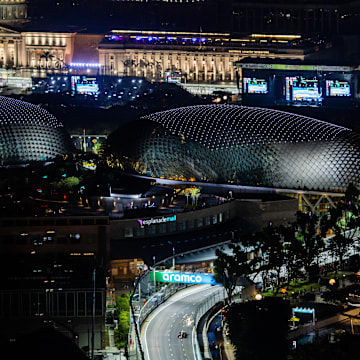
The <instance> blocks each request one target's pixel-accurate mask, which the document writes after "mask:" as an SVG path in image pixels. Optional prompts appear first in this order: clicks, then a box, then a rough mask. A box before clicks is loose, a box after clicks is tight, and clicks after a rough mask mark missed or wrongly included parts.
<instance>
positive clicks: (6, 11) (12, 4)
mask: <svg viewBox="0 0 360 360" xmlns="http://www.w3.org/2000/svg"><path fill="white" fill-rule="evenodd" d="M26 18H27V1H24V0H0V21H1V22H5V23H9V22H18V21H19V20H20V21H21V20H25V19H26Z"/></svg>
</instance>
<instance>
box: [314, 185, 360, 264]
mask: <svg viewBox="0 0 360 360" xmlns="http://www.w3.org/2000/svg"><path fill="white" fill-rule="evenodd" d="M359 195H360V194H359V190H358V189H357V188H356V187H355V186H353V185H352V184H350V185H349V187H348V189H347V190H346V193H345V197H344V199H343V200H342V201H340V202H339V203H338V205H337V207H335V208H331V209H330V211H329V214H328V216H324V217H323V218H322V219H321V221H320V228H321V234H322V236H323V237H326V235H327V234H328V233H329V231H330V232H332V233H333V234H334V236H333V237H332V238H331V239H330V248H331V251H332V252H333V253H334V255H335V256H336V257H338V259H339V263H340V265H339V267H340V268H342V267H343V265H344V256H345V255H346V253H347V252H348V250H349V248H350V247H351V245H352V244H353V243H354V240H355V236H356V235H357V232H358V231H359V228H360V217H359V215H360V203H359ZM336 269H337V268H336Z"/></svg>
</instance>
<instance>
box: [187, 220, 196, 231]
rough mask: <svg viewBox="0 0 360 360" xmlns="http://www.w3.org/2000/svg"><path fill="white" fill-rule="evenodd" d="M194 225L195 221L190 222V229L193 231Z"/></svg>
mask: <svg viewBox="0 0 360 360" xmlns="http://www.w3.org/2000/svg"><path fill="white" fill-rule="evenodd" d="M194 223H195V221H194V219H191V220H189V221H188V229H193V228H194V225H195V224H194Z"/></svg>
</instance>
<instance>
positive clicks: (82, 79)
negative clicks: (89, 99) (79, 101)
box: [71, 76, 99, 95]
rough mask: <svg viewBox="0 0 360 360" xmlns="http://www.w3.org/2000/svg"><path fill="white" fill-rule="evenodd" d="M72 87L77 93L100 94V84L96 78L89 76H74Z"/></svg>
mask: <svg viewBox="0 0 360 360" xmlns="http://www.w3.org/2000/svg"><path fill="white" fill-rule="evenodd" d="M71 89H72V91H73V93H76V94H86V95H97V94H99V84H98V82H97V80H96V78H94V77H92V78H89V77H87V76H72V77H71Z"/></svg>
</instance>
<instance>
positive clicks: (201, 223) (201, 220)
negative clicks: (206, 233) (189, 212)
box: [196, 218, 204, 228]
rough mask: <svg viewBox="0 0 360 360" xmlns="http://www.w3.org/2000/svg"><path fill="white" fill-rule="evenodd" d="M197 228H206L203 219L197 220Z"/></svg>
mask: <svg viewBox="0 0 360 360" xmlns="http://www.w3.org/2000/svg"><path fill="white" fill-rule="evenodd" d="M196 226H197V227H198V228H199V227H203V226H204V221H203V218H200V219H196Z"/></svg>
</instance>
